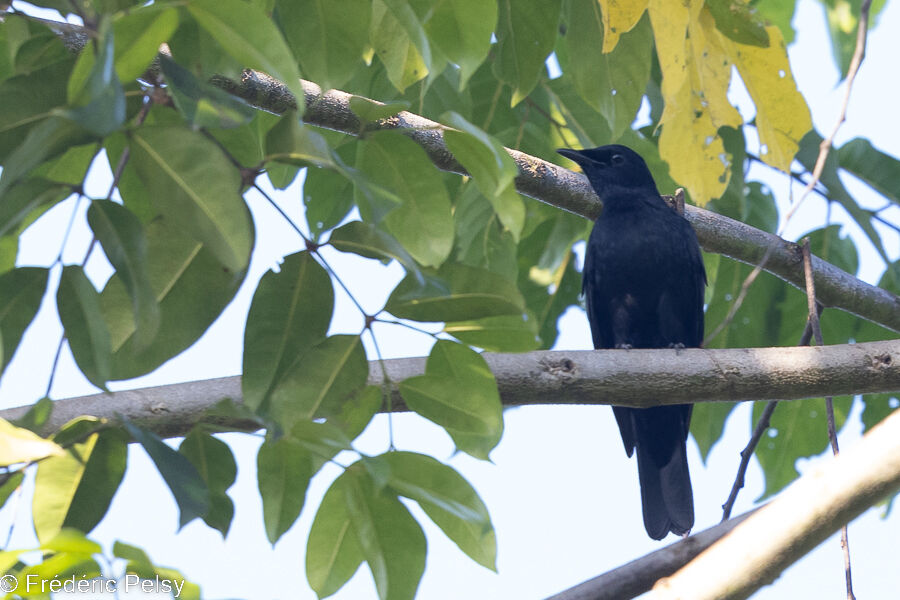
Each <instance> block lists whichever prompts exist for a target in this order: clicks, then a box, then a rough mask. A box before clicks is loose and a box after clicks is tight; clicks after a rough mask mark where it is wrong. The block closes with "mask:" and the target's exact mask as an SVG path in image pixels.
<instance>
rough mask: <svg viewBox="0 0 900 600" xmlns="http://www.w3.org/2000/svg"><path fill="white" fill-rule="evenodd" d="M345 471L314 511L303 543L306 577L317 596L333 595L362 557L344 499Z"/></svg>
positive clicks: (363, 558)
mask: <svg viewBox="0 0 900 600" xmlns="http://www.w3.org/2000/svg"><path fill="white" fill-rule="evenodd" d="M347 480H348V476H347V475H346V471H345V473H344V474H343V475H341V476H340V477H338V478H337V479H335V480H334V481H333V482H332V484H331V486H330V487H329V488H328V491H326V492H325V496H324V497H323V498H322V502H321V503H320V504H319V509H318V510H317V511H316V517H315V519H314V520H313V523H312V527H310V530H309V539H308V541H307V543H306V579H307V580H308V581H309V586H310V587H311V588H312V589H313V590H314V591H315V592H316V594H318V596H319V598H325V597H327V596H330V595H332V594H333V593H335V592H336V591H338V590H339V589H341V587H343V585H344V584H345V583H347V582H348V581H349V580H350V578H351V577H353V574H354V573H356V571H357V569H359V565H361V564H362V562H363V560H365V556H364V555H363V550H362V547H361V546H360V543H359V539H358V538H357V535H356V531H355V530H354V527H353V522H352V521H351V519H350V510H349V508H348V506H347V502H346V501H345V500H344V488H345V486H346V482H347Z"/></svg>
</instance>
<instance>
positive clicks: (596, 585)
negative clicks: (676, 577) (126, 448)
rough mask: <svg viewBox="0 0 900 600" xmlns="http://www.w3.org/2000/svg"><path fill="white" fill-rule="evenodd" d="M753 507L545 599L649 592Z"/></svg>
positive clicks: (608, 598) (596, 599) (617, 597)
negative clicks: (654, 585) (655, 584)
mask: <svg viewBox="0 0 900 600" xmlns="http://www.w3.org/2000/svg"><path fill="white" fill-rule="evenodd" d="M757 510H759V509H758V508H757V509H754V510H752V511H750V512H746V513H744V514H742V515H738V516H737V517H735V518H733V519H730V520H728V521H723V522H722V523H719V524H718V525H716V526H714V527H710V528H709V529H707V530H705V531H701V532H700V533H697V534H694V535H692V536H690V537H687V538H684V539H682V540H679V541H677V542H675V543H674V544H670V545H668V546H666V547H665V548H662V549H660V550H656V551H655V552H651V553H650V554H645V555H644V556H642V557H640V558H636V559H635V560H633V561H631V562H630V563H627V564H624V565H622V566H621V567H617V568H615V569H613V570H612V571H607V572H606V573H604V574H602V575H598V576H597V577H594V578H593V579H588V580H587V581H585V582H584V583H580V584H578V585H576V586H575V587H572V588H569V589H567V590H565V591H563V592H560V593H558V594H555V595H553V596H551V597H549V598H548V599H547V600H627V599H629V598H635V597H637V596H639V595H641V594H643V593H644V592H647V591H649V590H650V589H651V588H652V587H653V584H654V583H656V582H657V581H659V580H660V579H662V578H663V577H667V576H669V575H671V574H672V573H674V572H675V571H677V570H678V569H680V568H681V567H683V566H684V565H686V564H687V563H688V562H690V561H692V560H694V558H695V557H696V556H697V555H698V554H700V553H701V552H703V551H704V550H706V549H707V548H709V547H710V546H711V545H713V544H714V543H715V542H717V541H719V540H720V539H721V538H722V537H723V536H724V535H726V534H727V533H728V532H729V531H731V530H732V529H734V528H735V527H737V526H738V525H739V524H740V523H742V522H743V521H744V520H745V519H746V518H747V517H749V516H750V515H751V514H753V513H754V512H756V511H757Z"/></svg>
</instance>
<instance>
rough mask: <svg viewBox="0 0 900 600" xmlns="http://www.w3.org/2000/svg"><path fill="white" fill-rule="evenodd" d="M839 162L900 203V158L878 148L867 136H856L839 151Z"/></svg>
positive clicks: (885, 195) (896, 202)
mask: <svg viewBox="0 0 900 600" xmlns="http://www.w3.org/2000/svg"><path fill="white" fill-rule="evenodd" d="M837 156H838V164H839V165H840V167H841V168H842V169H846V170H847V171H850V173H852V174H853V175H855V176H856V177H859V178H860V179H862V180H863V181H865V182H866V183H867V184H869V185H870V186H872V187H873V188H874V189H875V190H876V191H878V193H879V194H882V195H883V196H884V197H885V198H887V199H888V200H890V201H891V202H893V203H894V204H900V160H897V159H896V158H894V157H893V156H891V155H889V154H885V153H884V152H882V151H880V150H878V149H876V148H875V147H874V146H873V145H872V143H871V142H870V141H869V140H867V139H865V138H854V139H852V140H850V141H849V142H847V143H846V144H844V145H843V146H841V147H840V148H839V149H838V151H837Z"/></svg>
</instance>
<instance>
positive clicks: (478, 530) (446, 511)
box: [379, 452, 497, 571]
mask: <svg viewBox="0 0 900 600" xmlns="http://www.w3.org/2000/svg"><path fill="white" fill-rule="evenodd" d="M379 458H380V459H381V460H384V461H385V462H386V463H387V464H388V466H389V467H390V480H389V485H390V486H391V487H392V488H393V489H394V490H396V491H397V493H398V494H400V495H402V496H405V497H407V498H410V499H412V500H415V501H416V502H418V503H419V506H421V507H422V510H424V511H425V514H427V515H428V516H429V517H430V518H431V520H432V521H434V522H435V524H436V525H437V526H438V527H440V528H441V530H442V531H443V532H444V533H445V534H446V535H447V537H449V538H450V539H451V540H453V542H454V543H455V544H456V545H457V546H459V549H460V550H462V551H463V552H465V553H466V554H467V555H468V556H469V557H470V558H471V559H472V560H474V561H475V562H477V563H478V564H480V565H482V566H483V567H487V568H488V569H491V570H492V571H496V570H497V540H496V537H495V536H494V527H493V525H492V524H491V517H490V515H489V514H488V510H487V507H486V506H485V505H484V502H482V500H481V498H479V497H478V493H477V492H476V491H475V489H474V488H473V487H472V486H471V485H470V484H469V483H468V482H467V481H466V480H465V479H464V478H463V477H462V475H460V474H459V473H457V472H456V471H455V470H454V469H453V468H451V467H449V466H447V465H445V464H443V463H441V462H440V461H438V460H435V459H434V458H432V457H430V456H425V455H424V454H417V453H414V452H388V453H386V454H383V455H382V456H381V457H379Z"/></svg>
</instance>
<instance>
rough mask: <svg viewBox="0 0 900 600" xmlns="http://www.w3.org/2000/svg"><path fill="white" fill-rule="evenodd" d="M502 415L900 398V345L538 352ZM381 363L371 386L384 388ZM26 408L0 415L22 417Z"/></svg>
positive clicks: (146, 414) (211, 393) (510, 383)
mask: <svg viewBox="0 0 900 600" xmlns="http://www.w3.org/2000/svg"><path fill="white" fill-rule="evenodd" d="M483 356H484V358H485V361H486V362H487V364H488V366H489V367H490V369H491V371H492V372H493V374H494V376H495V377H496V379H497V387H498V390H499V392H500V400H501V401H502V402H503V404H504V405H505V406H520V405H532V404H544V405H546V404H613V403H615V404H617V405H620V406H633V407H638V408H646V407H649V406H659V405H662V404H684V403H695V402H717V401H718V402H723V401H732V402H733V401H742V400H771V399H784V400H791V399H799V398H812V397H821V396H823V395H825V394H835V395H843V394H863V393H875V392H886V391H892V390H898V389H900V343H898V342H897V340H891V341H886V342H869V343H865V344H842V345H835V346H816V347H802V348H801V347H792V348H741V349H736V348H729V349H716V350H706V349H700V348H685V349H679V350H675V349H661V350H583V351H573V352H561V351H539V352H528V353H525V354H489V353H485V354H484V355H483ZM384 368H385V370H386V371H387V375H388V379H389V380H390V381H391V382H392V384H391V386H392V387H391V394H392V402H391V404H392V407H393V410H394V411H404V410H407V408H406V405H405V404H404V402H403V398H402V397H401V396H400V393H399V391H398V389H397V384H396V382H398V381H403V380H404V379H407V378H409V377H414V376H416V375H422V374H423V373H424V372H425V359H424V358H403V359H393V360H386V361H384ZM382 381H383V376H382V372H381V366H380V364H379V363H378V362H377V361H372V362H370V363H369V383H370V384H373V385H381V383H382ZM224 398H231V399H232V400H235V401H237V402H239V401H240V400H241V381H240V377H223V378H220V379H210V380H207V381H194V382H188V383H179V384H174V385H165V386H160V387H155V388H144V389H138V390H124V391H119V392H114V393H110V394H95V395H92V396H82V397H80V398H68V399H63V400H57V401H56V402H55V403H54V409H53V414H52V416H51V418H50V420H49V421H48V423H47V424H46V427H45V430H44V433H50V432H52V431H55V430H57V429H58V428H59V427H60V426H61V425H62V424H64V423H66V422H67V421H68V420H70V419H73V418H75V417H77V416H79V415H92V416H95V417H100V418H110V419H111V418H115V416H116V415H117V414H121V415H124V416H125V417H127V418H129V419H130V420H132V421H134V422H136V423H138V424H140V425H142V426H143V427H146V428H149V429H152V430H153V431H155V432H156V433H158V434H160V435H162V436H167V437H174V436H180V435H185V434H186V433H187V432H188V431H190V429H191V427H192V426H193V425H194V424H195V423H197V422H200V421H206V422H208V420H207V419H206V418H205V415H204V413H205V411H207V410H208V409H209V408H210V407H212V406H213V405H214V404H216V403H217V402H219V401H220V400H222V399H224ZM27 409H28V407H25V406H23V407H18V408H11V409H7V410H3V411H0V418H4V419H7V420H10V419H16V418H18V417H20V416H21V415H22V414H24V412H25V411H26V410H27ZM215 423H216V424H217V425H218V426H220V427H221V428H222V430H229V431H233V430H246V429H248V428H249V429H257V428H258V424H256V423H254V422H248V421H246V420H241V419H239V418H229V419H221V418H220V419H216V420H215Z"/></svg>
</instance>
